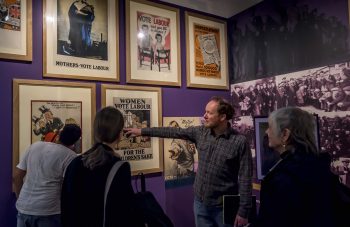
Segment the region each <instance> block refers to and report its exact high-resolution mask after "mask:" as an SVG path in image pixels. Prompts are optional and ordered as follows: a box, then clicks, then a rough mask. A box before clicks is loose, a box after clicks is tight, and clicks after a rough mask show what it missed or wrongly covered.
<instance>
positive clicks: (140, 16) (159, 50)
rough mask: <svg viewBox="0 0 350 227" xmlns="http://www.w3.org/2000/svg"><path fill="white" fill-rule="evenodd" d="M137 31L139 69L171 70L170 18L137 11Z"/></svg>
mask: <svg viewBox="0 0 350 227" xmlns="http://www.w3.org/2000/svg"><path fill="white" fill-rule="evenodd" d="M137 32H138V33H137V34H138V39H137V46H138V48H137V49H138V67H137V69H139V70H151V71H152V70H155V71H159V72H160V71H162V72H171V69H172V64H171V59H170V52H171V42H170V41H171V40H170V38H171V30H170V18H167V17H161V16H156V15H152V14H148V13H144V12H140V11H137ZM167 57H168V58H167ZM161 59H163V60H161ZM157 65H158V66H157Z"/></svg>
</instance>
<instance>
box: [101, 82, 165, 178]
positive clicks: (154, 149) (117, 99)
mask: <svg viewBox="0 0 350 227" xmlns="http://www.w3.org/2000/svg"><path fill="white" fill-rule="evenodd" d="M101 92H102V94H101V97H102V106H114V107H115V108H117V109H118V110H120V111H121V112H122V114H123V116H124V121H125V123H124V127H125V128H143V127H159V126H161V125H162V122H161V116H162V100H161V97H162V95H161V89H160V88H150V87H133V86H121V85H107V84H102V86H101ZM162 148H163V146H162V143H161V139H160V138H156V137H151V138H150V137H143V136H138V137H134V138H127V137H125V136H124V135H122V136H121V139H120V142H119V143H118V144H117V146H116V148H115V152H116V153H117V154H118V155H119V156H120V157H121V159H122V160H126V161H129V162H130V165H131V171H132V174H133V175H137V174H138V173H140V172H143V173H154V172H162V171H163V154H162V153H163V152H162V150H163V149H162Z"/></svg>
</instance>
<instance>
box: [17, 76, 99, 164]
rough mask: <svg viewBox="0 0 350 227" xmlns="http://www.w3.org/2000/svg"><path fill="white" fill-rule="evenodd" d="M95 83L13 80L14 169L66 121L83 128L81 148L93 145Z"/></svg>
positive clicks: (82, 149) (84, 148) (81, 149)
mask: <svg viewBox="0 0 350 227" xmlns="http://www.w3.org/2000/svg"><path fill="white" fill-rule="evenodd" d="M95 93H96V92H95V84H88V83H70V82H58V81H44V80H20V79H14V80H13V168H15V167H16V165H17V164H18V162H19V160H20V159H21V158H22V156H23V154H24V152H25V150H26V148H27V147H28V146H29V145H30V144H32V143H34V142H36V141H44V140H45V136H49V133H52V132H57V131H59V130H60V129H62V128H63V127H64V125H65V124H72V123H74V124H78V125H79V126H80V127H81V129H82V137H81V143H80V145H81V146H80V148H79V149H80V151H86V150H87V149H88V148H90V146H91V144H92V121H93V119H94V117H95V109H96V103H95V102H96V101H95V100H96V94H95Z"/></svg>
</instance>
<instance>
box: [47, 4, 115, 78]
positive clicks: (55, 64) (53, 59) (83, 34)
mask: <svg viewBox="0 0 350 227" xmlns="http://www.w3.org/2000/svg"><path fill="white" fill-rule="evenodd" d="M43 7H44V9H43V11H44V18H43V26H44V33H43V36H44V37H43V42H44V48H43V51H44V53H43V56H44V64H43V67H44V69H43V70H44V77H58V78H72V79H85V80H102V81H119V76H118V72H119V67H118V66H119V58H118V56H119V53H118V52H119V50H118V44H119V38H118V37H119V32H118V27H119V24H118V14H117V12H118V1H113V0H99V1H97V0H90V1H72V0H60V1H57V0H56V1H48V0H44V5H43Z"/></svg>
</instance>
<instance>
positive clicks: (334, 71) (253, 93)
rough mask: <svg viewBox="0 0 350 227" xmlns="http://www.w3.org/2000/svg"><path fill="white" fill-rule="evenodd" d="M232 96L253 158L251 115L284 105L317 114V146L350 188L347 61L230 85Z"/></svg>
mask: <svg viewBox="0 0 350 227" xmlns="http://www.w3.org/2000/svg"><path fill="white" fill-rule="evenodd" d="M231 98H232V100H231V101H232V104H233V106H234V108H235V111H236V117H235V118H236V120H235V121H234V124H233V126H234V127H235V128H237V129H238V131H240V132H241V133H243V134H244V135H246V136H247V138H248V140H249V142H250V143H251V147H252V154H253V157H255V149H253V148H254V146H255V145H254V139H252V138H254V127H253V122H252V121H253V117H254V116H268V115H269V114H270V113H271V112H272V111H274V110H276V109H278V108H281V107H286V106H297V107H300V108H301V109H303V110H306V111H308V112H310V113H313V114H316V115H317V116H318V124H319V143H320V144H319V145H320V149H321V150H322V151H325V152H329V153H330V155H331V157H332V164H331V167H332V170H333V171H334V173H336V174H337V175H339V176H340V177H341V178H342V182H343V183H345V184H346V185H347V186H349V187H350V62H345V63H340V64H333V65H328V66H324V67H318V68H313V69H309V70H304V71H299V72H294V73H289V74H283V75H278V76H275V77H268V78H264V79H258V80H253V81H248V82H243V83H236V84H231ZM244 119H246V120H244ZM255 160H256V159H255Z"/></svg>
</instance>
